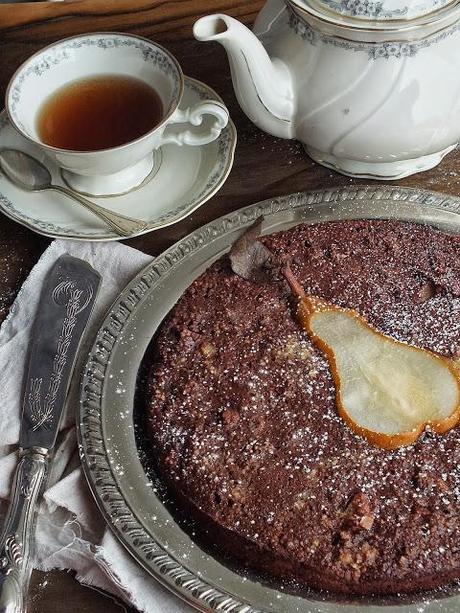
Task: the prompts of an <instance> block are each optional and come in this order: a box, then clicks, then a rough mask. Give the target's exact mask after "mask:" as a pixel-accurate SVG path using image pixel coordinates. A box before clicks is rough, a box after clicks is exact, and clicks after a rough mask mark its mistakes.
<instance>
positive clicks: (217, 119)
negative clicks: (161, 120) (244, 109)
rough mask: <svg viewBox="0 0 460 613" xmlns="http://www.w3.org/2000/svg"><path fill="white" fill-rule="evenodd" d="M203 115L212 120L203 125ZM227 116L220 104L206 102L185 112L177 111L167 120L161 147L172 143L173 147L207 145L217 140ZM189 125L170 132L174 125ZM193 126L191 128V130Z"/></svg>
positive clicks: (212, 101)
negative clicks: (208, 116)
mask: <svg viewBox="0 0 460 613" xmlns="http://www.w3.org/2000/svg"><path fill="white" fill-rule="evenodd" d="M205 115H210V116H211V117H212V118H213V119H212V121H211V123H210V122H206V123H205V125H203V118H204V116H205ZM228 120H229V114H228V110H227V108H226V107H225V106H224V104H222V103H221V102H216V101H214V100H207V101H206V102H199V103H198V104H195V105H194V106H190V107H188V108H187V109H185V110H181V109H177V110H176V111H175V113H174V114H173V115H172V116H171V117H170V118H169V120H168V123H167V125H166V128H165V130H164V132H163V134H162V137H161V143H160V146H161V145H167V144H169V143H174V144H175V145H207V144H208V143H212V142H213V141H214V140H216V138H219V136H220V133H221V132H222V130H223V129H224V128H225V126H226V125H227V124H228ZM181 123H183V124H189V125H188V126H185V127H184V129H183V130H180V131H178V130H175V131H172V130H170V129H169V128H170V126H171V125H174V124H181ZM192 126H193V128H192Z"/></svg>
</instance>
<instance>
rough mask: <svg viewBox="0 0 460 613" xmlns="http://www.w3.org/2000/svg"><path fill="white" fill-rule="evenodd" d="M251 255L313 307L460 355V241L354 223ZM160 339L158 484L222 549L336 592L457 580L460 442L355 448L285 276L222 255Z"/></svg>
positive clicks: (384, 224)
mask: <svg viewBox="0 0 460 613" xmlns="http://www.w3.org/2000/svg"><path fill="white" fill-rule="evenodd" d="M262 240H263V243H264V244H265V245H266V246H267V247H269V249H270V250H271V251H272V252H274V253H275V254H277V255H280V256H286V255H287V256H289V257H290V258H291V262H292V270H293V272H294V273H295V275H296V277H297V279H298V280H299V281H300V282H301V284H302V286H303V287H304V289H305V290H306V291H307V292H308V293H309V294H311V295H314V296H318V297H320V298H322V299H324V300H326V301H329V302H331V303H333V304H335V305H338V306H342V307H347V308H353V309H356V311H357V312H358V313H359V314H361V315H362V316H363V317H365V318H366V320H367V321H368V322H369V324H371V325H372V326H374V327H375V328H376V329H377V330H378V331H380V332H382V333H384V334H386V335H389V336H390V337H392V338H394V339H396V340H399V341H402V342H405V343H410V344H412V345H414V346H418V347H421V348H424V349H428V350H431V351H433V352H437V353H439V354H441V355H443V356H446V357H448V358H453V359H455V358H457V357H458V356H459V355H460V237H458V236H454V235H449V234H447V233H443V232H441V231H437V230H435V229H433V228H430V227H427V226H422V225H415V224H410V223H403V222H397V221H383V220H376V221H370V220H367V221H343V222H333V223H332V222H331V223H323V224H316V225H298V226H297V227H295V228H293V229H291V230H288V231H285V232H280V233H278V234H273V235H270V236H266V237H264V238H263V239H262ZM155 342H156V346H155V357H154V360H153V364H152V367H151V370H150V376H149V384H148V391H149V399H148V429H149V435H150V438H151V441H152V449H153V454H154V456H155V460H156V463H157V465H158V470H159V472H160V474H161V476H162V478H163V479H164V481H165V482H166V484H167V486H168V487H169V489H170V490H171V492H172V494H173V495H175V496H176V497H177V499H178V500H179V501H180V504H181V505H183V506H184V507H186V508H187V512H188V513H190V512H191V513H192V514H193V515H194V516H195V517H196V518H198V519H199V521H200V522H201V524H202V525H205V526H206V528H207V530H208V533H209V534H211V535H212V539H213V540H214V541H215V542H216V543H218V544H219V549H220V550H221V551H224V552H226V553H227V554H228V555H229V556H232V557H233V558H236V559H238V560H240V562H242V563H244V564H245V565H247V566H249V567H251V568H253V569H256V570H259V571H265V572H267V571H268V572H269V573H271V575H273V576H275V577H279V578H280V577H283V578H293V579H296V580H297V581H299V582H301V583H303V584H305V585H308V586H310V587H314V588H320V589H327V590H333V591H336V592H342V593H354V594H369V593H376V594H393V593H396V592H411V591H414V590H419V589H425V588H432V587H437V586H440V585H442V584H444V583H447V582H449V581H451V580H454V579H458V578H460V463H459V459H460V428H459V427H457V428H453V429H451V430H450V431H449V432H447V433H445V434H443V435H438V434H435V433H433V432H432V431H430V430H429V429H428V430H426V431H425V432H424V433H423V434H422V435H421V436H420V438H419V439H418V440H417V442H416V443H415V444H413V445H410V446H405V447H400V448H398V449H394V450H391V451H387V450H385V449H382V448H379V447H376V446H374V445H372V444H371V443H369V442H368V441H367V440H366V439H365V438H363V437H361V436H359V435H357V434H355V433H354V432H353V431H352V430H351V429H350V428H349V427H348V426H347V425H346V424H345V422H344V421H343V420H342V419H341V418H340V416H339V415H338V413H337V408H336V404H335V387H334V381H333V379H332V376H331V372H330V368H329V365H328V361H327V359H326V358H325V355H324V353H323V352H322V351H321V350H320V349H318V347H317V346H315V345H314V344H313V343H312V341H311V339H310V338H309V336H308V334H306V332H305V331H304V330H303V329H302V328H301V327H300V325H299V322H298V320H297V319H296V317H295V313H294V309H293V302H292V296H291V294H290V291H289V288H288V286H287V284H286V283H285V282H284V280H283V279H282V278H280V279H267V280H262V281H261V282H253V281H247V280H245V279H242V278H241V277H239V276H237V275H235V274H234V273H233V272H232V270H231V268H230V265H229V260H228V257H223V258H222V259H220V260H219V261H217V262H216V263H215V264H213V265H212V266H211V267H210V268H209V269H208V270H207V271H206V272H205V273H204V274H203V275H202V276H201V277H199V278H198V279H197V280H196V281H195V282H194V283H192V285H191V286H190V287H189V288H188V290H187V291H186V292H185V293H184V295H183V296H182V298H181V299H180V300H179V302H178V303H177V305H176V306H175V307H174V309H173V310H172V312H171V313H170V315H169V317H168V318H167V319H166V320H165V322H164V323H163V326H162V328H161V330H160V333H159V335H158V338H157V340H156V341H155Z"/></svg>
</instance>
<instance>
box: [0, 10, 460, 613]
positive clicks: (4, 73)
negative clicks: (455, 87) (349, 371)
mask: <svg viewBox="0 0 460 613" xmlns="http://www.w3.org/2000/svg"><path fill="white" fill-rule="evenodd" d="M262 4H263V0H254V1H248V0H169V1H168V0H151V1H149V2H148V1H146V0H67V1H64V2H56V3H51V2H50V3H45V2H34V3H27V4H20V5H18V4H14V5H13V4H12V5H8V4H0V45H1V52H2V53H1V59H2V61H1V62H0V95H3V92H4V90H5V88H6V85H7V82H8V80H9V79H10V77H11V75H12V74H13V72H14V71H15V70H16V68H17V67H18V65H19V64H20V63H21V62H22V61H23V60H24V59H26V58H27V57H28V56H29V55H30V54H31V53H33V52H34V51H36V50H38V49H40V48H42V47H43V46H45V45H47V44H49V43H51V42H53V41H55V40H57V39H59V38H63V37H65V36H71V35H73V34H77V33H82V32H90V31H96V30H101V31H102V30H105V31H106V30H118V31H127V32H133V33H136V34H141V35H144V36H147V37H149V38H153V39H155V40H157V41H159V42H161V43H164V44H166V45H167V46H168V48H169V49H170V50H171V51H172V52H173V53H174V54H175V55H176V56H177V58H178V59H179V61H180V62H181V64H182V66H183V68H184V71H185V73H186V74H188V75H190V76H193V77H196V78H198V79H201V80H203V81H206V82H207V83H208V84H209V85H211V86H212V87H213V88H214V89H216V90H217V92H218V93H219V94H220V95H221V96H222V97H223V99H224V100H225V102H226V104H227V105H228V107H229V109H230V112H231V115H232V118H233V120H234V121H235V123H236V126H237V128H238V137H239V142H238V147H237V152H236V159H235V165H234V168H233V170H232V173H231V175H230V177H229V179H228V181H227V183H226V184H225V185H224V187H223V188H222V189H221V191H220V192H219V193H218V194H217V195H216V196H214V197H213V198H212V199H211V200H210V201H209V202H208V203H207V204H206V205H205V206H203V207H202V208H200V209H199V210H198V211H196V212H195V213H193V214H192V215H191V216H190V217H188V218H187V219H186V220H184V221H182V222H180V223H178V224H176V225H174V226H171V227H169V228H165V229H164V230H159V231H157V232H153V233H151V234H148V235H145V236H143V237H139V238H136V239H132V240H130V241H127V244H129V245H131V246H132V247H136V248H138V249H141V250H142V251H145V252H146V253H150V254H152V255H156V254H159V253H160V252H161V251H163V250H164V249H165V248H167V247H169V246H170V245H171V244H172V243H173V242H175V241H176V240H178V239H179V238H182V237H183V236H185V235H186V234H188V233H189V232H190V231H192V230H194V229H196V228H198V227H199V226H201V225H202V224H204V223H206V222H208V221H210V220H212V219H214V218H216V217H218V216H220V215H223V214H225V213H228V212H230V211H233V210H235V209H238V208H240V207H242V206H244V205H247V204H250V203H252V202H256V201H258V200H262V199H264V198H269V197H272V196H279V195H283V194H288V193H291V192H295V191H300V190H308V189H319V188H325V187H334V186H342V185H350V184H357V183H366V182H367V183H369V181H357V180H354V179H350V178H348V177H344V176H342V175H339V174H337V173H334V172H332V171H329V170H328V169H326V168H323V167H321V166H318V165H317V164H315V163H314V162H312V161H311V160H310V159H309V158H308V157H307V156H306V155H305V153H304V152H303V149H302V147H301V145H300V144H299V143H297V142H295V141H285V140H280V139H276V138H273V137H271V136H269V135H267V134H264V133H262V132H261V131H260V130H258V129H257V128H255V127H254V126H253V125H252V124H251V123H250V122H249V120H248V119H247V118H246V117H245V116H244V115H243V113H242V112H241V110H240V109H239V107H238V105H237V103H236V100H235V97H234V94H233V89H232V85H231V80H230V76H229V69H228V64H227V60H226V57H225V54H224V52H223V50H222V49H221V47H219V46H217V45H215V44H204V43H203V44H200V43H198V42H196V41H194V40H192V36H191V26H192V24H193V22H194V21H195V19H197V18H198V17H199V16H200V15H203V14H206V13H210V12H217V11H219V12H227V13H229V14H231V15H233V16H235V17H238V18H240V19H241V20H243V21H244V22H245V23H251V21H252V20H253V19H254V17H255V15H256V13H257V11H258V10H259V9H260V7H261V6H262ZM0 145H1V144H0ZM459 162H460V152H459V151H455V152H453V153H451V154H450V155H449V156H447V158H446V159H445V160H444V161H443V162H442V164H440V165H439V166H438V167H437V168H436V169H433V170H431V171H428V172H425V173H423V174H420V175H414V176H412V177H408V178H407V179H404V180H403V181H400V182H399V184H400V185H407V186H413V187H419V188H420V187H422V188H427V189H432V190H439V191H444V192H448V193H451V194H455V195H460V171H459ZM47 244H48V240H47V239H43V238H41V237H39V236H37V235H36V234H33V233H32V232H30V231H28V230H26V229H24V228H22V227H21V226H18V225H17V224H15V223H13V222H11V221H10V220H8V219H6V218H4V217H1V220H0V318H1V317H2V316H4V315H5V313H6V312H7V310H8V307H9V305H10V304H11V302H12V300H13V299H14V296H15V295H16V293H17V290H18V289H19V287H20V285H21V284H22V282H23V280H24V278H25V277H26V276H27V274H28V272H29V270H30V268H31V267H32V266H33V264H34V263H35V261H36V260H37V258H38V257H39V255H40V254H41V252H42V251H43V249H44V248H45V247H46V245H47ZM64 603H65V604H64ZM73 609H77V610H79V611H81V612H82V613H83V612H84V613H93V612H94V613H95V612H96V611H99V610H101V609H103V610H104V612H105V613H117V612H119V611H123V610H127V609H124V608H122V607H121V606H120V605H117V604H115V603H114V602H113V600H111V599H108V598H105V597H103V596H102V595H99V594H95V593H94V592H93V591H92V590H89V589H87V588H82V587H81V586H79V585H78V584H77V583H76V582H75V581H74V580H73V579H72V577H71V576H70V575H68V574H66V573H47V574H46V575H43V574H36V575H35V577H34V585H33V589H32V590H31V598H30V608H29V611H30V612H31V613H62V612H63V611H67V610H73Z"/></svg>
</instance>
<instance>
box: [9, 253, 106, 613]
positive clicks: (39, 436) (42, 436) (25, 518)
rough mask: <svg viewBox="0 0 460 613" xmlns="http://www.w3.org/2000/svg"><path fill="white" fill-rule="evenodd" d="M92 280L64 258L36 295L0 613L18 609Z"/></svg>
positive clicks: (94, 275) (89, 272) (87, 270)
mask: <svg viewBox="0 0 460 613" xmlns="http://www.w3.org/2000/svg"><path fill="white" fill-rule="evenodd" d="M100 281H101V277H100V275H99V273H98V272H97V271H95V270H94V269H93V268H92V267H91V266H90V265H89V264H88V263H87V262H84V261H83V260H79V259H78V258H74V257H71V256H68V255H64V256H62V257H61V258H59V260H57V262H56V263H55V264H54V266H53V268H52V270H51V271H50V273H49V274H48V276H47V278H46V280H45V284H44V286H43V289H42V293H41V297H40V302H39V306H38V311H37V315H36V318H35V321H34V324H33V329H32V340H31V345H30V357H29V367H28V372H27V373H26V379H25V384H24V398H23V412H22V422H21V432H20V436H19V458H20V459H19V463H18V466H17V469H16V474H15V477H14V482H13V490H12V495H11V502H10V507H9V509H8V513H7V516H6V520H5V524H4V527H3V531H2V533H1V535H0V613H20V612H22V611H25V608H26V602H25V601H26V594H27V588H28V584H29V579H30V574H31V570H32V566H31V560H32V555H33V542H34V519H35V510H36V506H37V500H38V497H39V495H40V493H41V491H42V488H43V486H44V484H45V479H46V473H47V465H48V461H49V456H50V453H51V450H52V449H53V447H54V444H55V441H56V436H57V433H58V429H59V423H60V420H61V415H62V412H63V409H64V406H65V401H66V396H67V391H68V388H69V382H70V379H71V375H72V370H73V366H74V362H75V357H76V355H77V351H78V347H79V344H80V340H81V338H82V335H83V332H84V330H85V327H86V324H87V322H88V319H89V317H90V315H91V311H92V309H93V305H94V301H95V298H96V294H97V290H98V288H99V284H100Z"/></svg>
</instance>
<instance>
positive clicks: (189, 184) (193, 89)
mask: <svg viewBox="0 0 460 613" xmlns="http://www.w3.org/2000/svg"><path fill="white" fill-rule="evenodd" d="M209 99H211V100H220V98H219V96H218V95H217V94H216V92H215V91H214V90H212V89H211V88H210V87H208V86H207V85H205V84H204V83H201V82H200V81H197V80H196V79H191V78H189V77H185V89H184V96H183V98H182V104H183V105H184V106H189V105H192V104H195V103H196V102H198V101H200V100H209ZM235 147H236V128H235V126H234V124H233V122H232V121H231V120H230V122H229V125H228V126H227V127H226V128H225V130H224V131H223V132H222V134H221V135H220V137H219V138H218V139H217V140H216V141H214V142H213V143H210V144H208V145H203V146H201V147H189V146H186V145H184V146H182V147H178V146H177V145H166V146H164V147H162V148H161V153H162V162H161V165H160V167H159V169H158V170H157V172H156V173H153V174H152V175H151V177H150V179H149V178H147V180H146V182H144V183H143V184H142V185H141V186H140V187H138V188H137V189H135V190H133V191H131V192H129V193H127V194H123V195H120V196H106V197H103V198H95V197H91V200H93V201H94V202H97V203H98V204H100V205H101V206H104V207H107V208H110V209H112V210H114V211H117V212H118V213H122V214H125V215H129V216H130V217H136V218H139V219H143V220H146V221H147V222H148V224H149V225H148V227H147V228H146V229H145V230H144V231H143V232H140V233H139V234H146V233H147V232H151V231H152V230H157V229H158V228H163V227H165V226H169V225H171V224H173V223H176V222H177V221H179V220H180V219H183V218H184V217H187V215H189V214H190V213H191V212H192V211H194V210H195V209H197V208H198V207H200V206H201V205H202V204H204V203H205V202H206V201H207V200H209V198H211V196H212V195H213V194H215V193H216V192H217V191H218V190H219V189H220V187H222V185H223V184H224V182H225V179H226V178H227V176H228V174H229V173H230V170H231V168H232V165H233V156H234V152H235ZM0 148H15V149H21V150H22V151H25V152H26V153H30V154H31V155H33V156H35V157H36V158H38V159H40V160H41V161H43V162H45V163H46V165H47V167H48V168H49V170H50V171H51V173H52V175H53V182H54V183H57V184H59V185H64V183H63V179H62V177H61V173H60V170H59V168H58V167H57V166H56V165H55V164H53V163H52V162H50V161H49V160H48V158H45V156H44V154H43V153H42V152H41V151H40V150H39V149H37V148H36V147H35V146H34V145H33V144H32V143H29V141H27V140H25V139H24V138H23V137H22V136H21V135H20V134H18V133H17V132H16V131H15V130H14V129H13V127H12V126H11V124H10V123H9V121H8V118H7V117H6V113H5V111H3V113H1V114H0ZM0 211H2V212H3V213H5V215H7V216H8V217H11V219H14V220H15V221H17V222H18V223H20V224H23V225H24V226H27V227H28V228H30V229H31V230H34V231H35V232H38V233H39V234H43V235H44V236H51V237H54V238H56V237H59V238H68V239H78V240H87V241H110V240H120V236H118V235H117V234H115V233H114V232H112V230H111V229H110V228H108V227H107V226H106V225H105V224H104V222H102V221H100V220H99V219H98V218H97V217H96V216H94V215H92V214H91V213H89V212H88V211H86V210H85V209H84V208H83V207H82V206H81V205H79V204H78V203H76V202H73V201H72V200H71V199H69V198H67V197H66V196H64V195H62V194H59V193H56V192H54V191H51V190H48V191H46V192H27V191H24V190H21V189H19V188H18V187H16V186H15V185H13V184H12V183H11V182H10V181H8V179H7V178H6V177H5V176H4V175H3V174H2V173H1V171H0Z"/></svg>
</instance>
